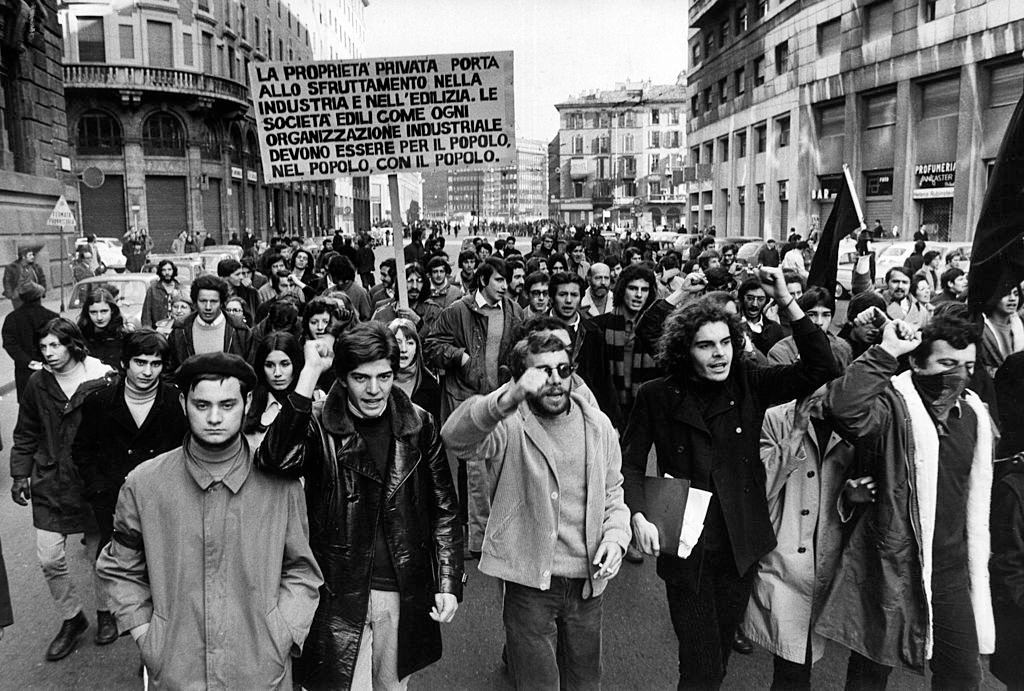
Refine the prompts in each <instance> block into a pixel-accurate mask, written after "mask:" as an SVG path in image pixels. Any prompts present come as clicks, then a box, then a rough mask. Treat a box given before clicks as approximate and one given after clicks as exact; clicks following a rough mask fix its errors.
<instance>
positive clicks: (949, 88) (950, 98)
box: [921, 78, 960, 118]
mask: <svg viewBox="0 0 1024 691" xmlns="http://www.w3.org/2000/svg"><path fill="white" fill-rule="evenodd" d="M959 112H960V79H959V78H953V79H940V80H938V81H934V82H927V83H925V84H922V85H921V117H922V118H943V117H947V116H949V115H957V114H958V113H959Z"/></svg>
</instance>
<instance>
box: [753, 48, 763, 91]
mask: <svg viewBox="0 0 1024 691" xmlns="http://www.w3.org/2000/svg"><path fill="white" fill-rule="evenodd" d="M762 84H764V56H763V55H762V56H760V57H757V58H754V86H761V85H762Z"/></svg>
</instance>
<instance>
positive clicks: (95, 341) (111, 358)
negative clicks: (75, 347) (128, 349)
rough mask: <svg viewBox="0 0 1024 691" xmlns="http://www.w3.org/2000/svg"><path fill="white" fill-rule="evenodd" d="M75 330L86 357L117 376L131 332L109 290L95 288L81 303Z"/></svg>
mask: <svg viewBox="0 0 1024 691" xmlns="http://www.w3.org/2000/svg"><path fill="white" fill-rule="evenodd" d="M78 328H79V330H80V331H81V332H82V337H83V338H84V339H85V345H86V347H87V348H88V349H89V354H90V355H92V356H93V357H94V358H96V359H97V360H99V361H100V362H102V363H103V364H105V365H108V366H109V367H112V368H114V369H115V370H117V371H118V372H120V371H121V346H122V343H123V341H124V336H125V334H128V333H131V332H132V331H134V329H132V328H131V327H130V326H129V325H127V324H125V321H124V317H123V316H122V315H121V309H120V308H119V307H118V306H117V299H116V298H115V297H114V294H113V293H112V292H111V291H110V290H108V289H107V288H97V289H96V290H93V291H92V292H91V293H90V294H89V296H88V297H87V298H86V299H85V300H84V301H83V302H82V312H81V313H80V314H79V315H78Z"/></svg>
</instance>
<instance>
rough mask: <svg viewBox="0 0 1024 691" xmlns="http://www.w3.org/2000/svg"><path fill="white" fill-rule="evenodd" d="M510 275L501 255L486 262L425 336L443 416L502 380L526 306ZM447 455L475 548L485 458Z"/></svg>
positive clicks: (484, 507)
mask: <svg viewBox="0 0 1024 691" xmlns="http://www.w3.org/2000/svg"><path fill="white" fill-rule="evenodd" d="M510 277H511V276H510V274H509V271H508V266H507V265H506V264H505V262H504V261H503V260H501V259H487V260H486V261H484V262H482V263H481V264H480V266H479V267H478V268H477V270H476V274H475V275H474V277H473V286H474V289H473V290H471V291H470V292H468V293H467V294H466V296H465V297H463V298H461V299H459V300H456V301H455V303H454V304H453V305H452V306H451V307H448V308H446V309H444V310H443V311H442V312H441V314H440V315H439V316H438V318H437V321H435V322H434V326H433V328H432V329H431V330H430V333H428V334H427V336H426V338H425V339H424V341H423V348H424V352H425V353H426V356H427V364H429V365H430V366H431V367H433V368H434V369H435V371H437V372H439V373H442V374H443V382H444V386H443V391H442V396H441V421H442V422H444V421H445V420H447V419H448V416H449V415H451V413H452V411H453V410H455V409H456V408H457V407H458V406H459V404H461V403H462V402H463V401H465V400H467V399H468V398H469V397H470V396H473V395H476V394H486V393H490V392H491V391H494V390H495V389H496V388H498V386H499V385H500V384H501V379H500V375H499V370H500V368H501V366H502V365H504V364H506V363H507V362H508V354H509V352H510V350H511V349H512V344H513V342H514V341H513V340H512V338H513V333H514V332H515V330H516V327H518V326H519V325H520V324H521V323H522V322H523V311H522V309H521V308H520V307H519V305H518V304H516V303H515V301H513V300H511V299H510V298H509V297H508V295H507V292H508V281H509V278H510ZM449 456H450V457H451V463H452V466H453V468H452V470H453V474H456V476H457V477H458V482H459V491H460V496H461V497H462V500H463V501H462V510H463V511H464V512H465V513H464V514H463V519H464V521H466V523H467V524H468V530H467V542H468V548H469V550H470V551H472V552H473V553H476V552H479V551H480V545H481V544H482V543H483V538H484V526H485V525H486V524H487V515H488V514H489V512H490V505H489V502H488V501H487V496H488V494H489V491H488V489H487V481H486V477H485V474H484V469H483V464H482V463H480V462H478V460H477V459H473V458H462V457H459V456H455V455H454V454H449ZM463 478H465V480H463ZM463 488H465V489H463Z"/></svg>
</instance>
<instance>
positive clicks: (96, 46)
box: [78, 17, 107, 62]
mask: <svg viewBox="0 0 1024 691" xmlns="http://www.w3.org/2000/svg"><path fill="white" fill-rule="evenodd" d="M78 59H79V61H81V62H106V61H107V46H106V42H105V41H104V37H103V17H79V18H78Z"/></svg>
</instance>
